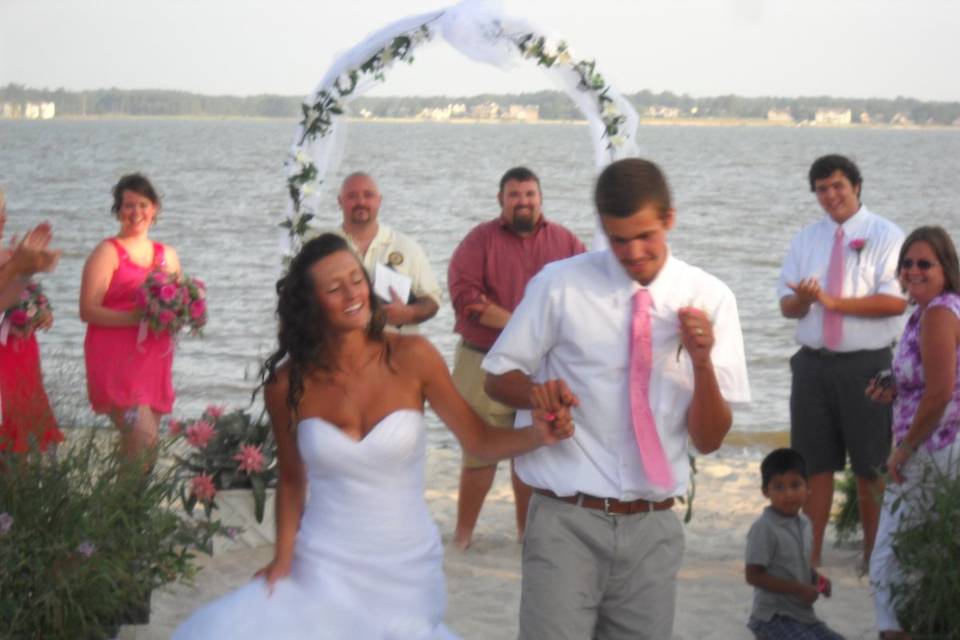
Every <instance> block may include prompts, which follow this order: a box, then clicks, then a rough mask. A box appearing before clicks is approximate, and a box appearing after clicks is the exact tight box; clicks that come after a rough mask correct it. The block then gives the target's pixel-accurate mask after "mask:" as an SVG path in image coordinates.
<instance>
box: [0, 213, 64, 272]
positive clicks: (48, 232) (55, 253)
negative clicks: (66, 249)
mask: <svg viewBox="0 0 960 640" xmlns="http://www.w3.org/2000/svg"><path fill="white" fill-rule="evenodd" d="M52 238H53V228H52V227H51V226H50V225H49V224H48V223H46V222H44V223H41V224H38V225H37V226H36V227H34V228H33V229H31V230H30V231H28V232H27V234H26V235H25V236H24V237H23V240H21V241H20V242H19V243H17V245H16V247H14V249H13V256H12V258H11V260H12V261H13V263H14V264H15V265H17V268H18V269H19V270H20V272H21V273H23V274H24V275H33V274H34V273H37V272H40V271H53V270H54V269H55V268H56V266H57V261H59V260H60V253H61V251H59V250H53V249H48V246H49V245H50V240H51V239H52Z"/></svg>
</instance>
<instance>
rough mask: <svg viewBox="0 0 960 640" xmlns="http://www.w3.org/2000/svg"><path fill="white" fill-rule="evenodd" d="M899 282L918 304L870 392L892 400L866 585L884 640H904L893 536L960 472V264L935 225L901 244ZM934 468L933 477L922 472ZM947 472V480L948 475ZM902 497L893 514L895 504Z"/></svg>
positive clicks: (898, 569) (897, 566)
mask: <svg viewBox="0 0 960 640" xmlns="http://www.w3.org/2000/svg"><path fill="white" fill-rule="evenodd" d="M897 275H898V276H899V278H900V283H901V284H902V285H903V288H904V289H905V290H906V292H907V293H908V294H909V296H910V300H911V301H912V302H914V303H915V304H916V310H915V311H914V312H913V313H912V314H911V316H910V319H909V320H908V321H907V326H906V327H905V328H904V330H903V336H902V337H901V339H900V342H899V344H898V345H897V351H896V354H895V356H894V360H893V373H894V379H895V381H896V383H895V385H894V386H893V387H891V388H881V387H880V386H878V385H874V384H873V383H871V385H870V386H869V387H867V394H868V395H870V396H871V397H872V398H873V399H875V400H877V401H880V402H890V401H891V400H893V403H894V404H893V440H894V444H895V448H894V450H893V452H892V453H891V454H890V458H889V459H888V460H887V470H888V471H889V473H890V478H891V479H892V480H893V482H892V483H891V485H890V486H888V487H887V490H886V494H885V495H884V508H883V511H882V512H881V515H880V525H879V532H878V533H877V541H876V544H875V546H874V549H873V554H872V555H871V557H870V581H871V582H872V583H873V586H874V605H875V608H876V617H877V627H878V629H879V631H880V637H881V638H909V635H907V634H906V633H905V632H904V631H903V630H902V628H901V626H900V623H899V622H898V620H897V615H896V607H895V606H894V603H893V602H892V599H891V593H890V588H889V587H890V585H891V584H897V583H898V582H899V581H900V575H901V572H900V571H901V570H900V565H899V562H898V561H897V559H896V556H895V555H894V552H893V545H892V543H893V537H894V534H895V533H896V531H897V529H898V527H899V526H900V523H901V521H902V520H903V519H904V518H907V517H909V516H910V514H911V513H918V512H919V511H918V508H919V509H920V510H925V507H924V505H923V498H922V496H923V495H924V491H923V488H924V483H925V482H926V483H930V482H931V481H936V480H937V479H939V478H943V477H953V476H955V475H956V474H957V473H958V471H960V464H958V463H960V460H958V459H960V442H958V438H957V432H958V430H960V385H958V381H960V375H958V369H957V368H958V366H960V357H958V351H960V262H958V259H957V250H956V249H955V248H954V245H953V241H952V240H951V239H950V236H949V235H948V234H947V232H946V231H944V230H943V229H942V228H940V227H920V228H918V229H916V230H914V231H913V232H912V233H911V234H910V235H909V236H907V239H906V240H904V242H903V246H902V248H901V249H900V262H899V265H898V267H897ZM931 467H936V468H937V469H938V472H936V473H925V471H926V470H927V469H930V468H931ZM945 474H948V475H945ZM901 498H902V499H903V501H902V504H901V505H900V507H899V508H898V509H894V508H893V506H894V502H895V501H897V500H898V499H901Z"/></svg>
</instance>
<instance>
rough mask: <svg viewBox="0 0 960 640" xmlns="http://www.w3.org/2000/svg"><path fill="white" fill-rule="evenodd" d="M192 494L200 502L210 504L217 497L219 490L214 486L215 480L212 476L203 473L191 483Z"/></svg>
mask: <svg viewBox="0 0 960 640" xmlns="http://www.w3.org/2000/svg"><path fill="white" fill-rule="evenodd" d="M190 493H192V494H193V495H195V496H196V497H197V500H199V501H200V502H207V503H209V502H212V501H213V497H214V496H215V495H217V488H216V487H215V486H213V478H212V477H211V476H210V475H208V474H206V473H201V474H200V475H198V476H196V477H195V478H194V479H193V480H191V481H190Z"/></svg>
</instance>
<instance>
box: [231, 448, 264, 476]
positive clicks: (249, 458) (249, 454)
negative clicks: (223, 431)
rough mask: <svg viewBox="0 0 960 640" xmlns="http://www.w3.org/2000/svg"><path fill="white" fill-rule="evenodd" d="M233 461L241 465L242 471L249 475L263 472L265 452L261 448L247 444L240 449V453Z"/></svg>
mask: <svg viewBox="0 0 960 640" xmlns="http://www.w3.org/2000/svg"><path fill="white" fill-rule="evenodd" d="M233 459H234V460H236V461H237V462H239V463H240V471H244V472H246V473H247V474H251V473H260V472H261V471H263V452H262V451H261V450H260V447H255V446H253V445H252V444H245V445H243V446H242V447H240V453H238V454H237V455H235V456H233Z"/></svg>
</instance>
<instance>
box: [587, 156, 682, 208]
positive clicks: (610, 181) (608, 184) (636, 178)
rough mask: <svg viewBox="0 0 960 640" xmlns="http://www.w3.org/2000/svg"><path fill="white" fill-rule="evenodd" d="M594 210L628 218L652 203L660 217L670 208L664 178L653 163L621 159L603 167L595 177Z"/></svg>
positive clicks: (665, 179)
mask: <svg viewBox="0 0 960 640" xmlns="http://www.w3.org/2000/svg"><path fill="white" fill-rule="evenodd" d="M593 200H594V204H595V205H596V207H597V213H599V214H600V215H602V216H612V217H614V218H628V217H630V216H632V215H633V214H635V213H636V212H638V211H640V210H641V209H643V208H644V207H646V206H647V205H651V204H652V205H654V206H655V207H656V208H657V210H658V212H659V214H660V217H661V218H664V217H667V215H668V212H669V211H670V209H672V208H673V207H672V205H671V200H670V187H669V185H667V178H666V176H664V175H663V171H661V170H660V167H658V166H657V165H656V164H654V163H653V162H650V161H649V160H644V159H643V158H624V159H623V160H617V161H616V162H613V163H611V164H609V165H608V166H607V168H606V169H604V170H603V171H602V172H601V173H600V176H599V177H598V178H597V185H596V188H595V189H594V194H593Z"/></svg>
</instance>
